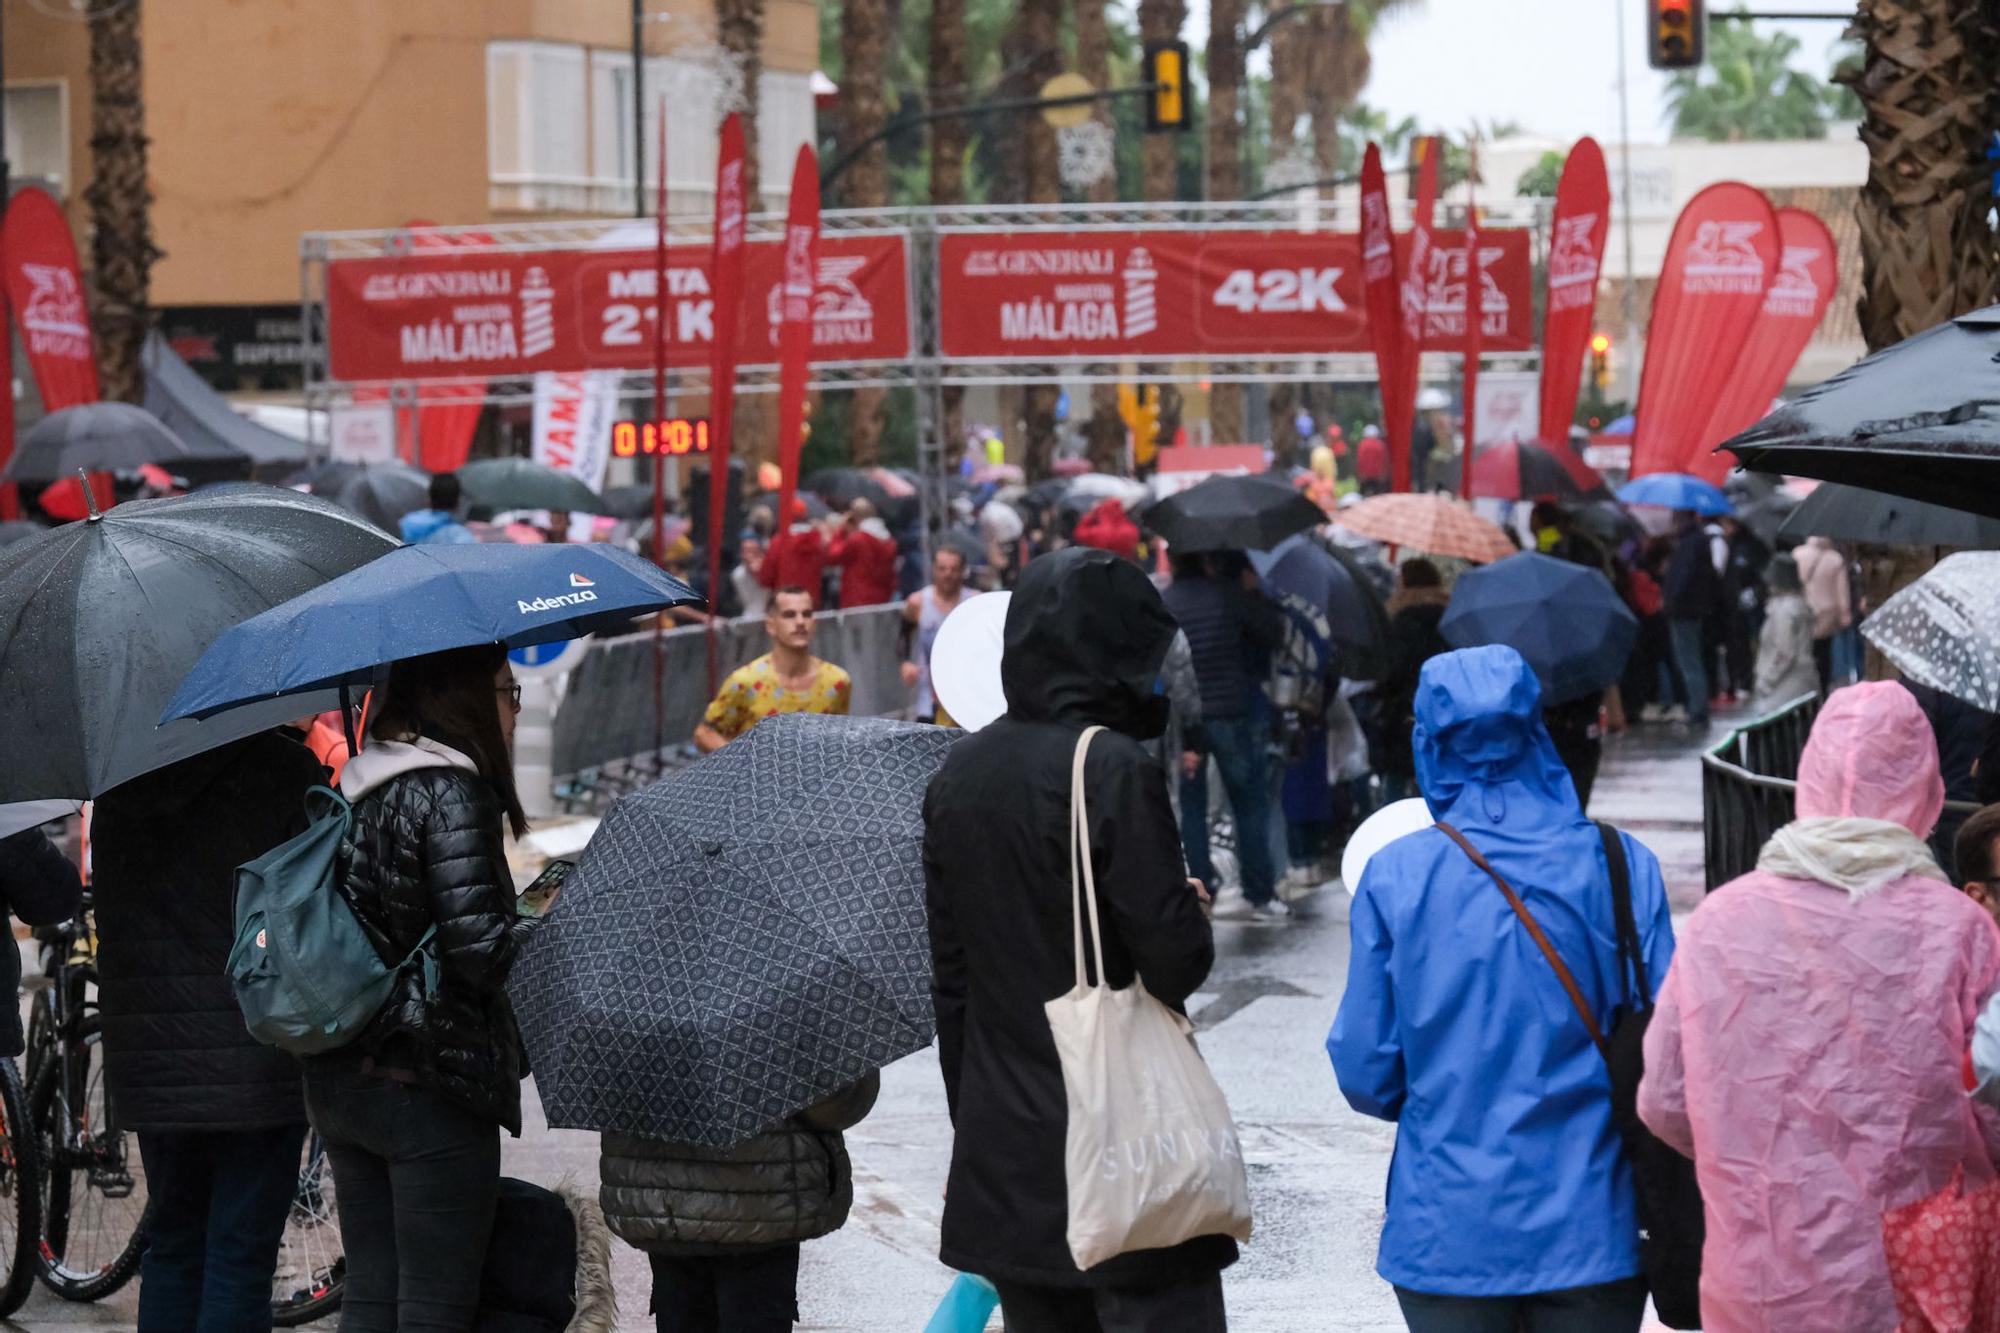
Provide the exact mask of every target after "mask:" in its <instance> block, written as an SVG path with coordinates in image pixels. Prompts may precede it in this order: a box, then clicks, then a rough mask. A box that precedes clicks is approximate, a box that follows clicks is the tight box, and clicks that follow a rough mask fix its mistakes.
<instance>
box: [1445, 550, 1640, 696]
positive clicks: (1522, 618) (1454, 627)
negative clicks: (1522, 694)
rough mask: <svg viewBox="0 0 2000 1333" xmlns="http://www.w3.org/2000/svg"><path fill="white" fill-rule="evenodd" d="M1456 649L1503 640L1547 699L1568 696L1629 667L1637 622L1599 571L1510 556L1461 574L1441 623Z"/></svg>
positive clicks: (1543, 557)
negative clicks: (1530, 670)
mask: <svg viewBox="0 0 2000 1333" xmlns="http://www.w3.org/2000/svg"><path fill="white" fill-rule="evenodd" d="M1438 628H1439V630H1440V632H1441V633H1443V635H1444V639H1445V642H1446V643H1449V644H1450V645H1451V646H1452V647H1454V648H1477V647H1479V646H1480V645H1482V644H1488V643H1504V644H1506V645H1507V646H1508V647H1509V648H1512V649H1514V650H1515V651H1516V652H1518V653H1520V654H1521V656H1523V657H1525V658H1527V659H1528V665H1529V666H1531V667H1533V668H1534V669H1535V675H1536V676H1538V677H1540V678H1541V682H1542V702H1543V703H1545V704H1560V703H1567V702H1569V701H1570V700H1572V699H1580V698H1582V697H1583V696H1584V695H1586V694H1590V693H1593V692H1595V691H1597V690H1601V689H1603V688H1604V687H1605V686H1607V685H1609V684H1611V682H1613V681H1615V680H1617V679H1618V678H1619V676H1621V675H1623V674H1624V671H1625V659H1626V658H1628V657H1630V656H1631V655H1632V644H1633V643H1634V641H1636V640H1637V639H1638V637H1639V621H1638V619H1637V618H1636V617H1635V616H1633V614H1632V612H1631V611H1630V610H1629V609H1627V607H1626V605H1625V603H1624V600H1623V599H1621V598H1620V597H1619V596H1618V593H1617V591H1616V590H1615V589H1613V588H1612V586H1611V580H1609V579H1607V578H1605V577H1604V575H1603V574H1601V573H1599V572H1598V571H1597V570H1594V569H1589V568H1586V567H1585V566H1583V565H1573V564H1571V563H1570V562H1569V561H1567V560H1557V559H1554V558H1552V557H1550V556H1546V555H1534V554H1524V555H1513V556H1509V557H1507V558H1506V559H1505V560H1499V561H1496V562H1494V563H1493V564H1490V565H1487V566H1486V567H1484V568H1483V569H1474V570H1469V571H1467V572H1466V573H1464V574H1462V575H1460V576H1459V580H1458V585H1457V586H1456V587H1454V588H1453V589H1452V593H1451V606H1450V607H1449V608H1447V609H1446V611H1445V613H1444V621H1443V623H1442V624H1441V625H1440V626H1439V627H1438Z"/></svg>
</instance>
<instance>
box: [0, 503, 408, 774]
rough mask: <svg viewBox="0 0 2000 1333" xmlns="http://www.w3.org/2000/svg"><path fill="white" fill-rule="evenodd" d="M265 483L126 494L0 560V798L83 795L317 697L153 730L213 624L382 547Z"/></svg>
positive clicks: (341, 518) (384, 545) (378, 538)
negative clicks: (149, 496) (100, 512)
mask: <svg viewBox="0 0 2000 1333" xmlns="http://www.w3.org/2000/svg"><path fill="white" fill-rule="evenodd" d="M394 545H395V543H394V542H392V541H390V540H389V539H387V538H386V537H384V536H383V535H382V534H381V533H379V532H377V531H376V530H375V529H374V528H372V527H370V526H369V525H368V524H366V523H364V522H362V521H361V520H360V519H358V518H356V517H355V516H354V515H352V514H349V513H347V512H345V511H344V510H341V509H337V508H335V507H334V506H332V505H330V504H328V503H326V502H325V501H323V500H315V499H313V498H311V497H310V496H305V495H300V494H298V493H297V492H296V491H287V490H282V489H279V488H277V487H256V488H243V489H239V490H231V491H222V492H216V493H213V494H202V495H185V496H176V497H174V498H172V499H165V500H135V501H133V502H132V503H130V504H123V505H120V506H118V507H117V508H116V509H113V510H111V511H110V512H109V513H107V514H105V515H104V516H103V517H102V518H95V519H89V520H87V521H84V522H81V523H71V524H67V525H65V526H64V527H60V528H55V529H51V530H50V531H48V532H45V533H42V534H41V535H40V536H37V537H32V538H30V539H29V540H27V541H25V542H21V543H18V544H17V545H14V546H10V547H8V548H7V549H6V551H5V552H4V553H0V735H4V736H6V737H7V762H6V763H5V764H0V802H9V801H25V800H39V799H45V798H53V797H64V798H69V799H74V800H87V799H91V798H94V797H97V796H100V795H102V794H103V793H104V792H105V791H107V790H109V789H110V788H112V787H115V786H117V785H118V784H119V783H121V782H124V781H126V780H127V779H130V778H134V777H137V776H139V775H140V774H142V773H148V772H151V771H152V770H153V769H156V768H160V767H163V766H165V765H167V764H170V763H172V762H174V761H175V760H178V759H184V758H186V757H187V756H189V755H192V754H199V753H201V752H202V751H204V750H212V749H214V748H215V747H216V746H218V745H222V744H224V743H226V742H228V741H232V740H236V739H239V738H240V737H243V736H247V735H250V734H251V733H253V732H257V731H262V730H265V729H267V728H270V727H273V726H277V725H278V724H280V723H282V722H285V721H287V720H289V719H291V718H294V717H298V716H300V715H301V714H304V713H310V712H317V711H319V709H320V708H322V707H326V706H330V705H328V704H326V703H324V702H323V701H309V700H300V699H286V700H279V701H277V702H275V703H265V704H261V705H255V706H252V707H249V708H245V709H243V710H241V711H240V712H238V713H233V714H231V715H230V716H229V717H227V718H220V719H217V720H216V721H214V722H199V723H182V722H177V723H174V724H173V725H171V726H167V727H159V726H157V725H156V723H157V722H158V720H159V716H160V712H161V710H162V709H164V708H165V707H166V704H167V700H168V699H169V698H171V697H172V696H173V693H174V689H175V687H176V686H178V685H179V684H180V682H181V678H182V677H183V676H185V675H186V674H187V673H188V670H189V668H191V667H192V666H193V665H194V664H195V661H196V659H197V658H199V657H200V656H201V654H202V653H203V651H205V650H206V649H207V648H208V646H209V644H210V643H211V642H213V641H214V640H215V638H216V637H217V636H218V635H220V634H221V633H222V632H223V631H224V630H226V629H228V628H230V627H231V626H232V625H235V624H237V623H238V622H240V621H243V620H246V619H248V618H249V617H250V616H253V615H255V614H257V613H258V612H260V611H264V610H266V609H268V608H270V607H272V606H276V605H277V604H278V603H280V602H283V601H287V600H289V599H290V598H292V597H295V596H297V595H298V594H300V593H303V592H306V591H308V590H309V589H311V588H314V587H317V586H318V585H319V584H321V583H324V582H325V581H326V580H328V579H330V578H332V577H334V576H335V575H338V574H344V573H346V572H347V571H348V570H350V569H354V568H356V567H357V566H359V565H362V564H365V563H367V562H368V561H369V560H372V559H373V558H374V557H376V556H378V555H380V554H382V553H383V552H385V551H388V550H390V549H391V548H393V547H394Z"/></svg>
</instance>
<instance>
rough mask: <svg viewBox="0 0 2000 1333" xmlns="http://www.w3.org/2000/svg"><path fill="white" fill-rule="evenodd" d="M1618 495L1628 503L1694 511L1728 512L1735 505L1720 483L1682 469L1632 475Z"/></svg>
mask: <svg viewBox="0 0 2000 1333" xmlns="http://www.w3.org/2000/svg"><path fill="white" fill-rule="evenodd" d="M1618 498H1619V499H1620V500H1623V501H1624V502H1625V503H1626V504H1628V505H1653V506H1656V507H1657V508H1660V509H1691V510H1693V511H1694V512H1695V513H1697V514H1727V513H1729V512H1730V510H1731V509H1733V508H1734V507H1735V506H1733V505H1731V504H1730V503H1729V496H1728V495H1726V494H1725V493H1724V492H1723V490H1722V488H1721V487H1720V486H1711V485H1710V484H1709V483H1707V482H1705V481H1703V480H1702V479H1701V478H1700V477H1693V476H1689V475H1688V474H1687V473H1685V472H1653V473H1649V474H1648V475H1646V476H1643V477H1635V478H1633V479H1632V480H1631V481H1628V482H1626V483H1625V484H1624V485H1623V486H1620V487H1619V488H1618Z"/></svg>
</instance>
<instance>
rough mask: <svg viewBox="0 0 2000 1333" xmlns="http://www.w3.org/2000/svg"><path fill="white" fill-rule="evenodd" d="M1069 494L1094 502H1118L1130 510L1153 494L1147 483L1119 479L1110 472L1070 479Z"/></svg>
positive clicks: (1088, 474) (1086, 473)
mask: <svg viewBox="0 0 2000 1333" xmlns="http://www.w3.org/2000/svg"><path fill="white" fill-rule="evenodd" d="M1068 494H1069V495H1082V496H1087V497H1089V498H1090V499H1092V500H1116V501H1117V502H1118V503H1119V504H1122V505H1125V506H1127V507H1128V508H1129V507H1130V506H1132V505H1136V504H1140V503H1143V502H1144V501H1145V500H1147V499H1148V498H1150V497H1151V496H1152V494H1153V492H1152V491H1151V490H1150V489H1149V488H1148V487H1147V485H1146V483H1145V482H1143V481H1135V480H1133V479H1132V478H1131V477H1117V476H1113V475H1112V474H1111V473H1109V472H1084V473H1081V474H1079V475H1077V476H1074V477H1071V478H1070V479H1069V491H1068Z"/></svg>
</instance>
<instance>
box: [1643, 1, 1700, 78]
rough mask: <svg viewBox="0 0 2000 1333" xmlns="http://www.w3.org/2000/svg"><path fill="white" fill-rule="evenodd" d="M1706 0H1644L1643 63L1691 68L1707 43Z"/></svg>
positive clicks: (1660, 67) (1664, 66)
mask: <svg viewBox="0 0 2000 1333" xmlns="http://www.w3.org/2000/svg"><path fill="white" fill-rule="evenodd" d="M1707 36H1708V14H1707V0H1646V63H1647V64H1649V65H1651V66H1652V67H1653V68H1654V69H1694V68H1696V67H1698V66H1699V65H1700V64H1701V61H1702V55H1703V52H1704V49H1705V48H1706V46H1707V44H1708V43H1707Z"/></svg>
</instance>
